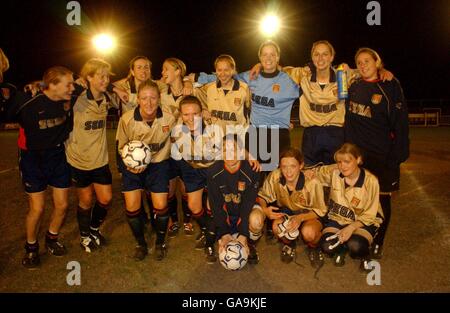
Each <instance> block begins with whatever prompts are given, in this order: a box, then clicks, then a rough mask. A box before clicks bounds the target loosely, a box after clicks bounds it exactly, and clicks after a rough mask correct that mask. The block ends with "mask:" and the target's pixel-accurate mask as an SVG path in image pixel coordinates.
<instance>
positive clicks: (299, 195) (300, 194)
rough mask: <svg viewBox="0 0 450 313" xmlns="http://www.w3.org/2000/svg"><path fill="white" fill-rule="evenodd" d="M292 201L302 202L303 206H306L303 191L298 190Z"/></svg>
mask: <svg viewBox="0 0 450 313" xmlns="http://www.w3.org/2000/svg"><path fill="white" fill-rule="evenodd" d="M292 202H296V203H300V205H302V206H306V199H305V196H304V195H303V192H301V191H300V192H296V193H294V196H293V198H292Z"/></svg>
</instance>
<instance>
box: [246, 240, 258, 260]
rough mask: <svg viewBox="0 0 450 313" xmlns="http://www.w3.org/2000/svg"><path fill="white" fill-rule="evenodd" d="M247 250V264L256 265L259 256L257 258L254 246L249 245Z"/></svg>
mask: <svg viewBox="0 0 450 313" xmlns="http://www.w3.org/2000/svg"><path fill="white" fill-rule="evenodd" d="M248 249H249V254H248V260H247V262H248V263H249V264H258V262H259V256H258V252H257V251H256V247H255V245H253V244H249V245H248Z"/></svg>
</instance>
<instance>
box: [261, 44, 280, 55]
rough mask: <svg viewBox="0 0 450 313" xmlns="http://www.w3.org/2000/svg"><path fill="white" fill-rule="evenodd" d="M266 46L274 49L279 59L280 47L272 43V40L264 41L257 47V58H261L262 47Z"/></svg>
mask: <svg viewBox="0 0 450 313" xmlns="http://www.w3.org/2000/svg"><path fill="white" fill-rule="evenodd" d="M266 46H272V47H274V48H275V50H276V51H277V54H278V57H280V53H281V50H280V46H279V45H278V44H277V43H276V42H275V41H273V40H266V41H264V42H263V43H262V44H261V45H260V46H259V49H258V57H261V52H262V49H263V48H264V47H266Z"/></svg>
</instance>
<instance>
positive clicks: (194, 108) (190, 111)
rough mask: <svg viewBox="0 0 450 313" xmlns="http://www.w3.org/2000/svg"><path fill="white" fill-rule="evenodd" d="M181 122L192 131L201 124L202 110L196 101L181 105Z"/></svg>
mask: <svg viewBox="0 0 450 313" xmlns="http://www.w3.org/2000/svg"><path fill="white" fill-rule="evenodd" d="M181 119H182V120H183V123H184V124H185V125H186V126H187V127H188V128H189V130H191V131H194V130H196V129H198V128H199V127H201V125H202V110H201V108H200V107H199V105H198V104H197V103H186V104H183V105H182V106H181Z"/></svg>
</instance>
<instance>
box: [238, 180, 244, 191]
mask: <svg viewBox="0 0 450 313" xmlns="http://www.w3.org/2000/svg"><path fill="white" fill-rule="evenodd" d="M238 190H239V191H244V190H245V181H238Z"/></svg>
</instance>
